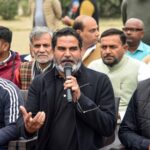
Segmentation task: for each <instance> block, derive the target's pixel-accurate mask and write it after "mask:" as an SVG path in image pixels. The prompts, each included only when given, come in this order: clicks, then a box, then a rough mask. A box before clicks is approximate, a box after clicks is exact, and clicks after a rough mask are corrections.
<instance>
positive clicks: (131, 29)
mask: <svg viewBox="0 0 150 150" xmlns="http://www.w3.org/2000/svg"><path fill="white" fill-rule="evenodd" d="M122 30H123V31H124V32H128V31H130V32H139V31H143V29H142V28H127V27H124V28H122Z"/></svg>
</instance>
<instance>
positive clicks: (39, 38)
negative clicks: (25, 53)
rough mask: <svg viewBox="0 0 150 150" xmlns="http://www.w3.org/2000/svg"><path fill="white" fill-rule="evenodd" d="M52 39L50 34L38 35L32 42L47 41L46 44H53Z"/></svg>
mask: <svg viewBox="0 0 150 150" xmlns="http://www.w3.org/2000/svg"><path fill="white" fill-rule="evenodd" d="M51 39H52V37H51V36H50V35H49V34H48V33H44V34H41V35H37V36H35V37H33V38H32V42H33V43H34V42H40V41H45V42H48V43H49V42H51Z"/></svg>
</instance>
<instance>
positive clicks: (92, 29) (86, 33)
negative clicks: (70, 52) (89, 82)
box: [73, 15, 100, 66]
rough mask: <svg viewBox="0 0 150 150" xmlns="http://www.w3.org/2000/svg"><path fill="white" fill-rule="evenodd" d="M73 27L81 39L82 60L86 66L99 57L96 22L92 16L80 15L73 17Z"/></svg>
mask: <svg viewBox="0 0 150 150" xmlns="http://www.w3.org/2000/svg"><path fill="white" fill-rule="evenodd" d="M73 28H74V29H75V30H76V31H77V32H78V33H79V34H80V36H81V37H82V39H83V47H82V61H83V63H84V65H85V66H87V65H88V64H89V63H90V62H92V61H93V60H95V59H98V58H100V45H99V44H98V39H99V28H98V24H97V22H96V20H95V19H94V18H93V17H90V16H86V15H80V16H78V17H77V18H76V19H75V21H74V25H73Z"/></svg>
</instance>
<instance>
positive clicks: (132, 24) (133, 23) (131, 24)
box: [125, 21, 143, 28]
mask: <svg viewBox="0 0 150 150" xmlns="http://www.w3.org/2000/svg"><path fill="white" fill-rule="evenodd" d="M125 27H133V28H143V26H142V24H141V23H140V22H138V21H127V23H126V24H125Z"/></svg>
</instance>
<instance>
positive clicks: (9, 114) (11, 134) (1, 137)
mask: <svg viewBox="0 0 150 150" xmlns="http://www.w3.org/2000/svg"><path fill="white" fill-rule="evenodd" d="M2 90H3V94H2V97H1V105H3V125H2V127H1V128H0V145H3V144H6V143H8V142H9V141H10V140H14V139H17V138H18V133H17V127H16V120H17V119H18V116H19V106H20V105H24V100H23V98H22V96H21V93H20V91H19V89H18V88H17V87H16V86H15V85H14V84H12V83H10V82H4V85H3V89H2Z"/></svg>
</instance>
